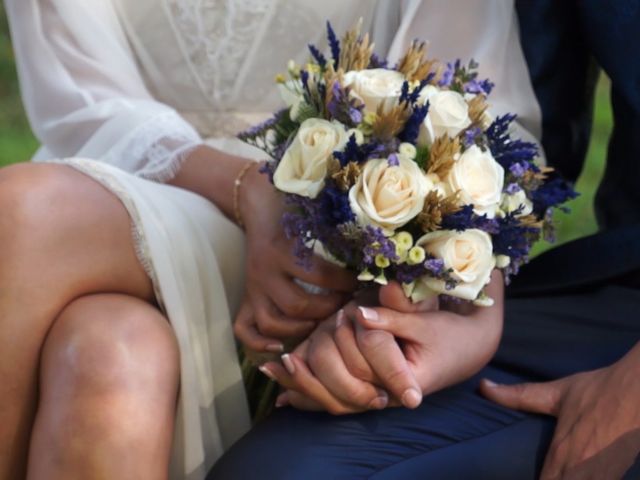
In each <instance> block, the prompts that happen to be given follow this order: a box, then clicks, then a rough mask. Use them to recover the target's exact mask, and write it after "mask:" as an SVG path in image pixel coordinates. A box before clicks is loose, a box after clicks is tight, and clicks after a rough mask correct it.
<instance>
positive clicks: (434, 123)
mask: <svg viewBox="0 0 640 480" xmlns="http://www.w3.org/2000/svg"><path fill="white" fill-rule="evenodd" d="M420 100H421V101H422V103H426V102H427V101H428V102H429V112H428V113H427V116H426V117H425V119H424V121H423V122H422V125H421V126H420V133H419V135H418V143H420V144H426V145H431V144H432V143H433V141H434V140H435V139H436V138H438V137H442V136H444V135H448V136H450V137H452V138H453V137H455V136H456V135H458V134H459V133H460V132H461V131H462V130H464V129H465V128H467V127H468V126H469V125H471V119H470V118H469V105H467V102H466V101H465V99H464V97H463V96H462V95H460V94H459V93H458V92H454V91H451V90H440V89H438V88H436V87H434V86H433V85H427V86H426V87H425V88H424V89H422V91H421V92H420Z"/></svg>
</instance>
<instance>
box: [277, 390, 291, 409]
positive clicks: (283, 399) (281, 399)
mask: <svg viewBox="0 0 640 480" xmlns="http://www.w3.org/2000/svg"><path fill="white" fill-rule="evenodd" d="M286 405H289V396H288V395H287V392H284V393H281V394H280V395H278V397H277V398H276V408H281V407H284V406H286Z"/></svg>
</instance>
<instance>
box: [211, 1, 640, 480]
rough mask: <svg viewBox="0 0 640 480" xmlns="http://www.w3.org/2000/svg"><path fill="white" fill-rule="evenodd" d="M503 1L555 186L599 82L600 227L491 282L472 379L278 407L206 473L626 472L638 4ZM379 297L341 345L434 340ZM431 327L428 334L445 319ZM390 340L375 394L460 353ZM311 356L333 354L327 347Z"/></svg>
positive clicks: (394, 293) (573, 157)
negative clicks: (497, 313)
mask: <svg viewBox="0 0 640 480" xmlns="http://www.w3.org/2000/svg"><path fill="white" fill-rule="evenodd" d="M516 5H517V12H518V18H519V23H520V35H521V44H522V49H523V51H524V54H525V57H526V60H527V63H528V67H529V73H530V75H531V81H532V84H533V86H534V90H535V93H536V96H537V98H538V101H539V103H540V106H541V109H542V118H543V136H542V143H543V146H544V149H545V153H546V157H547V160H548V162H549V163H550V164H551V165H553V166H554V167H556V168H557V169H558V170H559V171H560V172H561V173H562V174H563V175H564V176H565V177H567V178H569V179H571V180H575V179H576V178H577V176H578V175H579V173H580V171H581V169H582V164H583V161H584V157H585V154H586V149H587V145H588V141H589V135H590V125H591V113H592V101H593V94H594V87H595V81H596V78H597V75H598V71H599V68H602V69H604V71H605V72H606V73H607V74H608V76H609V77H610V78H611V81H612V103H613V110H614V116H615V125H614V130H613V134H612V136H611V140H610V144H609V152H608V156H607V168H606V172H605V176H604V178H603V180H602V182H601V184H600V187H599V189H598V193H597V197H596V213H597V217H598V222H599V224H600V227H601V231H600V232H599V233H598V234H596V235H594V236H591V237H587V238H584V239H581V240H578V241H576V242H572V243H570V244H567V245H564V246H562V247H559V248H557V249H555V250H552V251H551V252H549V253H547V254H545V255H543V256H541V257H539V258H537V259H536V260H535V261H533V262H532V263H531V264H530V265H529V266H528V268H527V269H524V270H523V272H522V274H521V275H520V277H518V280H517V282H516V283H515V284H514V285H512V287H511V288H510V289H509V290H508V292H507V294H508V299H507V300H506V302H505V326H504V333H503V335H502V341H501V344H500V348H499V349H498V352H497V354H496V356H495V357H494V359H493V361H492V362H491V363H490V364H489V365H488V366H487V367H486V368H484V369H483V370H482V371H481V372H480V374H479V375H476V376H474V377H472V378H471V379H470V380H468V381H466V382H463V383H461V384H458V385H456V386H454V387H451V388H448V389H445V390H442V391H439V392H437V393H434V394H431V395H428V396H426V397H425V398H424V399H423V400H422V403H421V404H420V405H419V406H417V408H415V409H405V408H396V409H385V410H382V411H376V412H367V413H363V414H360V415H347V416H340V417H334V416H331V415H328V414H324V413H308V412H302V411H298V410H294V409H291V408H283V409H279V410H278V411H277V412H276V413H275V414H274V415H272V416H271V417H270V418H269V419H268V420H267V421H265V422H263V423H262V424H261V425H259V426H258V427H256V429H254V430H253V431H252V432H251V433H250V434H249V435H248V436H246V437H245V438H244V439H243V440H241V441H240V442H239V443H238V444H237V445H236V446H235V447H234V448H232V450H231V451H230V452H228V454H227V455H226V456H225V457H223V459H222V460H221V461H220V462H219V463H218V465H217V466H216V468H215V469H214V470H213V471H212V473H211V478H221V479H225V478H230V479H243V478H274V479H275V478H277V479H289V478H291V479H297V478H304V479H313V478H362V477H366V478H369V477H372V478H376V479H398V478H437V479H445V478H451V479H466V478H474V479H478V478H486V479H500V478H505V479H511V478H514V479H515V478H517V479H527V478H531V479H533V478H537V477H538V476H540V475H541V476H542V478H544V479H552V478H598V479H600V478H602V479H615V478H621V477H622V476H623V475H624V472H625V471H627V470H629V469H630V470H629V471H628V473H627V474H626V475H627V476H626V477H625V478H640V463H639V462H638V461H636V456H637V454H638V451H639V450H640V406H639V405H640V240H639V239H640V188H638V187H639V184H638V178H640V58H639V57H638V53H637V46H638V45H640V2H639V1H638V0H608V1H606V2H603V1H597V0H582V1H579V2H578V1H557V0H517V1H516ZM380 303H381V305H382V307H379V308H365V309H360V310H358V309H356V308H347V309H346V314H345V315H344V316H343V318H342V320H341V321H340V322H339V324H340V325H341V326H340V328H339V329H338V330H340V329H343V330H342V331H346V330H344V328H346V327H344V325H350V324H351V325H356V326H357V328H356V329H355V330H349V331H350V332H353V336H354V337H353V338H352V340H354V341H356V342H357V341H358V336H359V335H363V332H366V330H365V328H367V327H368V328H372V329H376V330H385V331H388V332H390V333H391V334H393V335H395V336H396V337H402V338H403V339H404V346H405V352H407V351H411V352H420V351H423V350H425V349H424V348H422V347H424V346H425V345H426V346H429V345H430V344H429V342H433V341H434V335H433V330H432V331H431V333H432V335H429V330H425V333H424V334H421V332H419V331H418V329H417V327H416V326H417V325H418V324H419V322H417V321H416V319H417V316H418V315H421V317H420V318H421V319H422V320H423V323H428V324H429V325H430V326H432V325H434V324H438V322H440V320H439V319H438V318H436V317H435V316H434V315H435V314H434V313H433V312H431V313H422V314H420V313H417V312H414V311H413V310H414V308H415V307H413V306H411V305H409V304H408V303H407V302H406V300H405V299H404V297H403V296H402V294H401V292H400V291H399V288H398V287H397V286H394V285H390V286H389V287H385V288H384V289H383V290H381V292H380ZM385 307H386V308H385ZM425 308H428V306H425ZM440 324H442V325H445V326H444V327H443V330H442V331H438V332H437V333H438V338H437V339H436V340H439V339H440V338H446V337H447V335H453V334H455V329H456V328H460V325H461V324H460V322H450V323H449V324H445V323H443V322H440ZM361 327H365V328H361ZM469 328H472V327H469ZM451 332H454V333H453V334H452V333H451ZM459 332H464V330H460V331H459ZM464 337H468V335H466V334H464V333H461V334H460V336H459V338H461V339H462V338H464ZM391 338H392V337H391V335H389V336H388V337H386V338H379V339H378V340H379V341H378V342H377V343H376V344H375V345H373V347H375V348H371V349H370V352H368V353H369V356H368V357H367V359H366V360H367V361H368V362H369V363H372V362H373V363H377V364H379V365H384V366H385V368H383V369H382V370H381V372H382V375H381V377H382V378H381V379H380V380H381V381H382V383H383V384H384V385H385V387H386V388H387V389H388V390H389V391H391V392H404V391H408V390H411V388H413V386H414V385H413V383H412V380H411V376H410V375H407V370H406V368H405V367H406V365H407V363H406V362H407V361H408V365H409V368H410V370H411V372H413V373H416V372H418V373H420V372H421V374H423V375H426V376H428V375H429V374H430V372H432V371H433V370H437V369H439V368H440V366H441V365H446V364H447V363H446V362H447V358H454V359H455V358H462V357H464V355H465V354H467V351H465V349H463V348H460V347H457V348H458V349H457V350H456V348H455V347H452V348H451V349H449V350H443V351H438V350H437V348H429V349H427V352H428V354H427V355H424V356H420V355H417V356H415V357H414V358H407V359H406V360H405V359H397V358H394V357H393V356H390V355H389V354H388V352H390V351H393V345H391V344H390V343H389V341H390V340H391ZM475 338H476V339H477V341H478V342H483V341H486V342H490V341H492V339H491V338H490V339H488V340H483V339H482V338H481V337H480V336H478V337H475ZM385 342H386V343H385ZM460 343H461V342H460ZM421 348H422V350H421ZM327 351H328V350H327ZM336 351H340V352H341V353H343V354H344V352H342V351H341V350H340V349H338V350H336ZM429 354H430V355H431V356H429ZM447 356H448V357H447ZM289 361H290V363H291V365H289V367H293V368H289V369H288V370H289V371H288V372H284V373H282V372H281V379H283V382H285V383H286V381H299V382H305V381H306V380H305V379H304V378H302V376H303V374H304V365H303V364H302V363H300V362H299V359H297V358H296V357H295V356H294V357H291V358H289ZM323 362H324V364H325V365H328V366H331V365H333V364H334V362H333V361H332V360H331V358H330V357H329V356H327V357H325V358H324V359H323ZM436 367H437V368H436ZM285 376H286V377H287V378H286V380H285ZM335 377H336V383H340V380H339V378H338V377H339V376H338V375H336V376H335ZM481 378H484V379H491V380H493V381H494V382H497V384H496V383H493V382H491V381H487V380H484V381H480V379H481ZM507 384H509V385H510V386H507ZM513 384H516V385H513ZM478 386H479V387H480V392H481V393H482V395H483V396H481V395H479V394H478V393H477V389H478ZM316 387H318V386H316V385H313V384H311V383H307V384H306V385H305V388H306V389H307V391H308V392H309V393H310V395H314V394H318V395H317V396H316V401H320V403H323V401H325V402H329V401H330V399H329V398H326V397H322V395H321V394H319V393H318V392H320V390H314V389H315V388H316ZM334 387H335V389H334V391H339V390H340V388H342V389H343V390H344V391H348V390H349V389H350V388H353V385H346V384H342V385H340V384H339V385H337V386H334ZM318 388H320V387H318ZM374 400H375V399H374ZM402 400H403V403H404V404H405V406H410V407H416V405H417V403H419V399H418V401H417V402H414V401H413V400H412V399H411V398H406V399H404V398H403V399H402ZM298 401H299V402H301V401H303V400H302V399H298ZM281 403H283V402H281ZM323 406H325V408H326V404H325V405H323ZM372 408H376V405H375V404H374V405H373V406H372ZM336 413H339V412H336ZM634 462H635V464H634Z"/></svg>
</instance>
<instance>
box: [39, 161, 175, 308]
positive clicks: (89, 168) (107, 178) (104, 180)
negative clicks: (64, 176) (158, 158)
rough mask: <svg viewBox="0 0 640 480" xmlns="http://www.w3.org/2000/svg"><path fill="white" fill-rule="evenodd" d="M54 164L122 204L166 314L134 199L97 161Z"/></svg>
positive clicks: (134, 241) (135, 243) (137, 255)
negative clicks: (99, 187)
mask: <svg viewBox="0 0 640 480" xmlns="http://www.w3.org/2000/svg"><path fill="white" fill-rule="evenodd" d="M51 162H52V163H61V164H64V165H69V166H70V167H73V168H75V169H76V170H78V171H80V172H82V173H84V174H85V175H88V176H89V177H91V178H93V179H94V180H95V181H96V182H98V183H99V184H101V185H102V186H103V187H105V188H106V189H107V190H109V191H110V192H111V193H113V194H114V195H115V196H116V197H118V199H119V200H120V201H121V202H122V204H123V205H124V207H125V209H126V210H127V213H128V214H129V218H130V219H131V236H132V239H133V246H134V249H135V253H136V257H137V258H138V261H139V262H140V265H141V266H142V268H143V269H144V271H145V273H146V274H147V275H148V276H149V279H150V280H151V283H152V285H153V291H154V294H155V297H156V301H157V302H158V306H159V307H160V309H161V310H162V311H163V312H164V310H165V308H164V302H163V300H162V292H161V290H160V282H159V281H158V276H157V274H156V271H155V268H154V267H153V261H152V259H151V251H150V249H149V242H148V241H147V238H146V236H145V232H144V228H143V227H142V219H141V218H140V213H139V212H138V209H137V207H136V205H135V202H134V201H133V199H132V198H131V197H130V196H129V194H128V193H127V190H126V189H125V188H124V187H123V186H122V185H121V183H120V181H119V180H118V179H117V178H115V177H114V176H113V175H112V174H111V173H109V172H107V171H106V170H104V169H102V168H100V167H101V166H100V163H99V162H98V161H95V160H85V159H82V158H68V159H64V160H51Z"/></svg>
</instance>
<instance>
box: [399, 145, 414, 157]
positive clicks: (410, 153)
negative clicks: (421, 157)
mask: <svg viewBox="0 0 640 480" xmlns="http://www.w3.org/2000/svg"><path fill="white" fill-rule="evenodd" d="M417 153H418V151H417V150H416V147H414V146H413V145H412V144H410V143H407V142H403V143H401V144H400V146H399V147H398V154H400V155H402V156H403V157H405V158H407V159H409V160H413V159H414V158H416V154H417Z"/></svg>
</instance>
